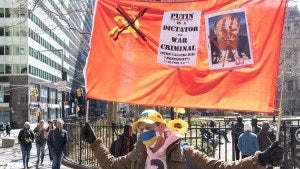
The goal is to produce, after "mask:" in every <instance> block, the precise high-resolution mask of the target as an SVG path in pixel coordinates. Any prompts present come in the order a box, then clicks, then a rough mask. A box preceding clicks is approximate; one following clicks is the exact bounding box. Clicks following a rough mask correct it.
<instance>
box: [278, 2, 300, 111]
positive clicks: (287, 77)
mask: <svg viewBox="0 0 300 169" xmlns="http://www.w3.org/2000/svg"><path fill="white" fill-rule="evenodd" d="M279 68H280V71H279V76H278V83H277V106H278V107H281V108H282V110H283V115H287V116H290V115H300V76H299V75H300V12H299V9H298V8H297V7H289V8H288V9H287V12H286V19H285V26H284V30H283V38H282V43H281V61H280V65H279Z"/></svg>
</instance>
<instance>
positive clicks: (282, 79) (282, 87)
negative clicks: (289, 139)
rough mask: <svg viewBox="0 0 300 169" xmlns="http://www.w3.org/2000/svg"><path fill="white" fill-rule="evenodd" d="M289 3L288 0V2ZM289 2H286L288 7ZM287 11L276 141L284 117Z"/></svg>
mask: <svg viewBox="0 0 300 169" xmlns="http://www.w3.org/2000/svg"><path fill="white" fill-rule="evenodd" d="M286 3H288V1H287V2H286ZM287 6H288V4H286V8H288V7H287ZM287 12H288V10H287V9H286V11H285V23H284V24H283V31H284V32H285V33H284V35H285V38H284V43H283V45H284V47H283V49H284V53H283V62H282V65H283V67H282V70H281V72H282V78H281V90H280V99H279V108H278V120H277V127H276V129H277V130H276V131H277V133H276V141H279V134H280V124H281V117H282V96H283V90H284V78H285V76H284V73H285V57H286V49H287V38H288V32H287V31H286V30H285V29H284V27H285V26H287V15H288V14H287Z"/></svg>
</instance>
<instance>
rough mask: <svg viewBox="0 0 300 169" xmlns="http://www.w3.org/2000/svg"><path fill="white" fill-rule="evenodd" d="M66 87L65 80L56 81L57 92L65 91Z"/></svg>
mask: <svg viewBox="0 0 300 169" xmlns="http://www.w3.org/2000/svg"><path fill="white" fill-rule="evenodd" d="M66 89H67V81H65V80H64V81H59V82H57V90H58V91H59V92H65V91H66Z"/></svg>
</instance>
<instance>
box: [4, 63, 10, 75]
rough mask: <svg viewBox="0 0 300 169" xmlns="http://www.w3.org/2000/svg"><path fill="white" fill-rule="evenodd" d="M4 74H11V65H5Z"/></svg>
mask: <svg viewBox="0 0 300 169" xmlns="http://www.w3.org/2000/svg"><path fill="white" fill-rule="evenodd" d="M5 74H11V65H10V64H7V65H5Z"/></svg>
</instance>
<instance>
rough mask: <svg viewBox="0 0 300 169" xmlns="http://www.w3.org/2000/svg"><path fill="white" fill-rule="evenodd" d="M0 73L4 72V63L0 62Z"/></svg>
mask: <svg viewBox="0 0 300 169" xmlns="http://www.w3.org/2000/svg"><path fill="white" fill-rule="evenodd" d="M0 74H4V64H0Z"/></svg>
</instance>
